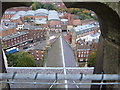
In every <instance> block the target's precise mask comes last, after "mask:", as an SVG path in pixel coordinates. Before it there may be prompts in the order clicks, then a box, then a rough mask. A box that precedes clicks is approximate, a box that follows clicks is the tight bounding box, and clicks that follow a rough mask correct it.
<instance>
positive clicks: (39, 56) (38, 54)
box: [28, 49, 43, 61]
mask: <svg viewBox="0 0 120 90" xmlns="http://www.w3.org/2000/svg"><path fill="white" fill-rule="evenodd" d="M28 53H30V54H31V55H33V56H34V59H35V60H38V61H39V60H41V59H42V57H43V51H42V50H40V49H34V50H29V51H28Z"/></svg>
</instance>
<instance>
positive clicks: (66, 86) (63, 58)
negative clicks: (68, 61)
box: [60, 36, 68, 88]
mask: <svg viewBox="0 0 120 90" xmlns="http://www.w3.org/2000/svg"><path fill="white" fill-rule="evenodd" d="M60 44H61V54H62V61H63V70H64V74H65V75H66V74H67V73H66V67H65V57H64V50H63V42H62V36H60ZM65 83H66V85H65V88H68V85H67V83H68V82H67V80H65Z"/></svg>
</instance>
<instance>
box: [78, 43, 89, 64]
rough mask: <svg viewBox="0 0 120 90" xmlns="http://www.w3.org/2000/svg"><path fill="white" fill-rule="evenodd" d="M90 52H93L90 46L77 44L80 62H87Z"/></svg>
mask: <svg viewBox="0 0 120 90" xmlns="http://www.w3.org/2000/svg"><path fill="white" fill-rule="evenodd" d="M90 51H91V49H90V46H88V45H80V44H77V59H78V62H87V61H88V55H89V53H90Z"/></svg>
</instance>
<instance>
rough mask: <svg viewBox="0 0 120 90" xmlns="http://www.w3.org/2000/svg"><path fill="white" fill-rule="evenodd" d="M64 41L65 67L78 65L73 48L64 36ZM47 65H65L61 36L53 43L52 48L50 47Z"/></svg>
mask: <svg viewBox="0 0 120 90" xmlns="http://www.w3.org/2000/svg"><path fill="white" fill-rule="evenodd" d="M62 43H63V52H64V60H65V67H76V60H75V57H74V53H73V50H72V48H71V47H70V46H69V44H68V43H67V42H66V41H65V39H64V38H63V37H62ZM46 67H63V60H62V54H61V41H60V37H59V38H58V39H57V40H56V41H55V42H54V43H53V44H52V46H51V48H49V49H48V55H47V60H46Z"/></svg>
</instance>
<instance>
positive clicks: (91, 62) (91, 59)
mask: <svg viewBox="0 0 120 90" xmlns="http://www.w3.org/2000/svg"><path fill="white" fill-rule="evenodd" d="M95 59H96V52H92V53H90V54H89V57H88V66H89V67H94V66H95Z"/></svg>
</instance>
